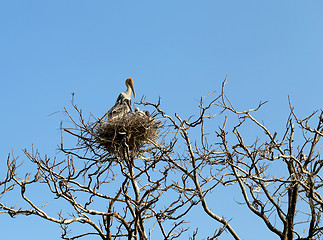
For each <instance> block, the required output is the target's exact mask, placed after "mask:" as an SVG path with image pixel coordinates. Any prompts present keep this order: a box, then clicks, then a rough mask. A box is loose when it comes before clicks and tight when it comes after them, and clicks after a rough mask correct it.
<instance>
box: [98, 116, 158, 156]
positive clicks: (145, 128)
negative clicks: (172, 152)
mask: <svg viewBox="0 0 323 240" xmlns="http://www.w3.org/2000/svg"><path fill="white" fill-rule="evenodd" d="M161 128H162V124H161V122H159V121H156V120H154V118H152V117H150V116H147V115H145V114H142V113H131V114H125V115H123V116H122V117H118V118H115V119H112V120H109V121H107V122H101V123H100V124H99V125H98V126H97V129H96V134H95V135H96V142H97V143H98V144H99V146H100V147H101V148H103V149H104V150H106V151H108V152H109V153H110V154H113V155H120V154H123V150H124V149H125V148H127V149H128V150H129V151H131V152H132V153H133V154H135V155H137V154H138V153H140V151H141V149H142V148H143V147H144V146H145V145H147V144H149V143H151V142H155V141H156V140H157V138H158V132H159V129H161Z"/></svg>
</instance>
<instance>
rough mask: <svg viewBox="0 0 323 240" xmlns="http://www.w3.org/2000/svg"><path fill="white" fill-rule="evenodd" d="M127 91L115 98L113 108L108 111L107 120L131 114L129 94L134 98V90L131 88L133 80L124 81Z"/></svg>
mask: <svg viewBox="0 0 323 240" xmlns="http://www.w3.org/2000/svg"><path fill="white" fill-rule="evenodd" d="M126 86H127V90H126V91H124V92H122V93H120V95H119V96H118V98H117V101H116V103H115V104H114V106H113V107H112V108H111V109H110V110H109V111H108V113H107V114H108V119H109V120H112V119H114V118H117V117H122V116H123V115H124V114H127V113H128V112H132V108H131V94H133V96H134V97H135V96H136V94H135V89H134V87H133V80H132V78H128V79H127V80H126Z"/></svg>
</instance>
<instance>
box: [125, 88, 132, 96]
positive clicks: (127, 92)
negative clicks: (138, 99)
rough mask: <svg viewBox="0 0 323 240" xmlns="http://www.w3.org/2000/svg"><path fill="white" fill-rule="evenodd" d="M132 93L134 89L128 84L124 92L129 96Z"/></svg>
mask: <svg viewBox="0 0 323 240" xmlns="http://www.w3.org/2000/svg"><path fill="white" fill-rule="evenodd" d="M131 93H132V90H131V88H130V87H129V86H127V90H126V91H125V92H124V94H125V96H126V97H127V98H131Z"/></svg>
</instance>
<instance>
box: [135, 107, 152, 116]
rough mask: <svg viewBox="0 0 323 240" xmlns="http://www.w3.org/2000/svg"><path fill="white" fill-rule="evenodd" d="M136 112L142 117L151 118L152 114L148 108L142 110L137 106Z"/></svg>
mask: <svg viewBox="0 0 323 240" xmlns="http://www.w3.org/2000/svg"><path fill="white" fill-rule="evenodd" d="M135 114H139V115H140V116H142V117H147V118H149V119H151V115H150V113H149V112H148V111H146V110H140V109H139V107H137V106H135Z"/></svg>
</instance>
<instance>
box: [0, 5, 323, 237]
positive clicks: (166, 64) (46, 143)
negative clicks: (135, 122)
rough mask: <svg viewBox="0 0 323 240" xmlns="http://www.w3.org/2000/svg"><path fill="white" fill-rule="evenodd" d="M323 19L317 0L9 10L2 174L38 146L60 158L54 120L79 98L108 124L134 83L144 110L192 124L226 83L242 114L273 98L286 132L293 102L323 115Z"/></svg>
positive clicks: (0, 16)
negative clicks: (158, 104)
mask: <svg viewBox="0 0 323 240" xmlns="http://www.w3.org/2000/svg"><path fill="white" fill-rule="evenodd" d="M322 12H323V2H322V1H320V0H317V1H315V0H311V1H300V0H289V1H287V0H279V1H278V0H272V1H258V0H255V1H250V0H245V1H240V0H231V1H214V0H205V1H191V0H185V1H184V0H178V1H174V0H164V1H148V0H145V1H129V0H124V1H106V0H97V1H89V0H88V1H84V0H77V1H75V0H74V1H72V0H70V1H66V0H65V1H63V0H57V1H44V0H33V1H22V0H11V1H1V2H0V34H1V35H0V81H1V88H0V91H1V94H0V109H1V120H0V121H1V135H2V138H1V139H2V140H1V144H0V160H1V166H3V164H4V161H5V160H6V158H7V154H8V153H9V152H12V151H13V152H14V153H15V154H16V155H22V153H21V150H20V149H21V148H30V147H31V145H32V143H33V144H34V145H35V147H37V148H38V149H39V151H40V152H41V153H43V154H45V153H47V154H48V155H50V156H54V155H55V153H56V149H57V144H58V143H59V140H60V139H59V131H58V130H57V128H58V127H59V122H60V120H61V119H62V116H61V115H60V114H55V115H52V116H49V115H50V114H51V113H53V112H56V111H59V110H62V108H63V107H64V106H68V105H69V103H70V99H71V93H73V92H74V93H75V94H76V101H77V104H78V105H79V106H80V107H81V108H82V109H83V111H84V112H92V113H93V114H95V115H102V114H104V113H105V112H106V111H107V110H108V109H109V108H110V107H111V106H112V105H113V104H114V101H115V100H116V97H117V95H118V94H119V93H120V92H121V91H124V89H125V85H124V80H125V79H126V78H128V77H132V78H133V79H134V85H135V89H136V95H137V98H136V100H139V99H140V98H141V97H142V96H143V95H144V96H147V100H149V101H156V100H157V99H158V97H159V96H160V97H161V99H162V106H163V108H164V109H165V110H166V111H168V113H169V114H170V115H173V114H174V113H178V114H180V115H182V116H184V117H188V116H190V115H193V114H195V113H196V111H197V108H196V107H197V105H198V103H197V100H198V99H199V98H200V97H201V96H203V95H206V94H208V93H210V92H212V91H213V90H219V89H220V86H221V82H222V81H223V79H224V78H225V76H226V75H227V76H228V85H227V95H228V96H229V97H230V98H231V100H232V102H233V103H234V104H235V105H236V106H237V107H238V108H241V109H244V108H247V107H254V106H256V105H257V104H258V102H259V101H261V100H269V103H268V104H267V105H266V106H265V107H264V108H263V110H262V114H260V116H259V117H260V118H261V119H263V120H264V121H265V122H266V123H268V124H270V126H271V127H273V128H277V129H279V128H280V127H281V126H284V124H285V122H284V121H285V120H286V117H287V115H288V113H287V110H288V100H287V96H288V95H290V96H291V99H292V102H293V103H294V105H295V108H296V112H297V113H299V114H300V115H301V116H305V115H306V114H309V113H311V112H313V111H314V110H316V109H320V108H322V94H321V92H322V87H323V72H322V69H323V68H322V66H323V61H322V60H323V14H322ZM222 204H223V203H222ZM241 209H243V207H241ZM235 211H239V208H235ZM246 213H247V212H245V211H243V210H241V214H246ZM0 222H1V236H0V238H1V239H13V240H14V239H46V240H52V239H53V240H54V239H58V236H59V234H60V229H59V227H58V226H56V225H55V224H52V223H47V222H44V221H43V220H37V219H36V218H26V217H23V216H22V217H17V218H16V219H14V220H12V219H11V218H10V217H9V216H7V215H0ZM260 225H261V224H260ZM249 226H250V225H249ZM18 229H19V231H18ZM248 233H249V234H250V229H248V228H247V227H246V228H245V229H243V230H242V236H243V237H244V239H259V238H258V237H259V235H255V236H248ZM267 234H268V235H267ZM44 236H46V238H44ZM257 236H258V237H257ZM272 237H273V236H272V235H271V234H270V233H269V232H268V231H263V233H262V239H273V238H272Z"/></svg>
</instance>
